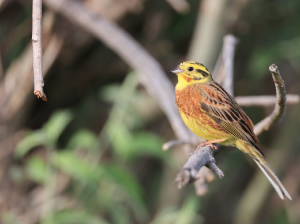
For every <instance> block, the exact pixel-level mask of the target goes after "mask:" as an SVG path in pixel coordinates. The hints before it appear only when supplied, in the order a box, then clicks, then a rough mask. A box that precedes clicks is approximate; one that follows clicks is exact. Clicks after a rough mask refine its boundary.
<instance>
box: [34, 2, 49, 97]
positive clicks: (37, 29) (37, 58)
mask: <svg viewBox="0 0 300 224" xmlns="http://www.w3.org/2000/svg"><path fill="white" fill-rule="evenodd" d="M32 49H33V73H34V92H33V93H34V94H35V95H36V96H37V97H38V98H39V97H40V98H41V99H42V100H45V101H47V97H46V95H45V93H44V91H43V86H44V78H43V53H42V0H33V1H32Z"/></svg>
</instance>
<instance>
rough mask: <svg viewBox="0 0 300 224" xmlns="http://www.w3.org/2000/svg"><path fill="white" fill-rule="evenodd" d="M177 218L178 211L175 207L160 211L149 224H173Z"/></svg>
mask: <svg viewBox="0 0 300 224" xmlns="http://www.w3.org/2000/svg"><path fill="white" fill-rule="evenodd" d="M177 217H178V210H177V209H176V208H175V207H167V208H164V209H162V210H161V211H160V212H159V213H158V214H157V215H156V217H155V218H154V220H153V221H152V222H150V223H149V224H161V223H164V224H173V223H175V222H176V219H177Z"/></svg>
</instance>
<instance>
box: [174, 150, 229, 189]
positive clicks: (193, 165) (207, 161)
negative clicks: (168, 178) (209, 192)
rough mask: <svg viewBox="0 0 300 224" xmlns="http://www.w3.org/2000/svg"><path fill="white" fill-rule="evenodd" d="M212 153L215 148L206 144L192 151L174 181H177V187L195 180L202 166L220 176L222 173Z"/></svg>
mask: <svg viewBox="0 0 300 224" xmlns="http://www.w3.org/2000/svg"><path fill="white" fill-rule="evenodd" d="M214 153H215V150H214V149H211V148H209V147H207V146H205V147H202V148H200V149H199V150H198V151H197V152H195V153H193V154H192V155H191V156H190V157H189V159H188V161H187V162H186V163H185V164H184V166H183V167H182V168H181V170H180V171H179V172H178V174H177V177H176V179H175V181H177V184H178V188H182V187H183V186H185V185H186V184H188V183H190V182H192V181H194V180H196V179H197V174H198V172H199V170H200V169H201V168H202V167H203V166H208V167H209V168H210V169H211V170H212V171H214V172H215V174H216V175H217V176H218V177H219V178H222V177H223V176H224V174H223V172H222V171H221V170H220V168H219V167H218V166H217V165H216V161H215V158H214V157H213V155H214Z"/></svg>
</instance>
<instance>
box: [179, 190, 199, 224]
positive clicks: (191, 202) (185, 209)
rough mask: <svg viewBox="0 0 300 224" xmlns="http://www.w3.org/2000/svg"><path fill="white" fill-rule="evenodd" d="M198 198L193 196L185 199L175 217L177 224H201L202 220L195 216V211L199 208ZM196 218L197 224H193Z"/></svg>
mask: <svg viewBox="0 0 300 224" xmlns="http://www.w3.org/2000/svg"><path fill="white" fill-rule="evenodd" d="M199 200H200V199H199V198H198V197H195V196H194V195H192V196H190V197H188V198H186V200H185V202H184V204H183V206H182V208H181V210H180V212H179V214H178V217H177V222H176V223H177V224H190V223H198V224H200V223H202V222H203V218H202V217H201V216H197V210H198V208H199ZM195 218H197V222H193V221H194V219H195Z"/></svg>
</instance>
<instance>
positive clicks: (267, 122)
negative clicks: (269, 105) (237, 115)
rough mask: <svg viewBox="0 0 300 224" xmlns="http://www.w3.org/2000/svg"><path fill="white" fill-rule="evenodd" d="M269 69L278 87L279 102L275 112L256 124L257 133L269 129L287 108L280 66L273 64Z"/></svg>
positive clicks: (255, 130)
mask: <svg viewBox="0 0 300 224" xmlns="http://www.w3.org/2000/svg"><path fill="white" fill-rule="evenodd" d="M269 70H270V72H271V73H272V77H273V81H274V83H275V87H276V96H277V103H276V105H275V108H274V110H273V112H272V113H271V114H270V115H269V116H268V117H266V118H265V119H263V120H262V121H260V122H259V123H258V124H256V125H255V127H254V132H255V134H256V135H259V134H261V133H262V132H263V131H267V130H269V128H270V126H271V125H272V124H274V123H275V122H276V121H278V120H279V119H280V118H281V117H282V115H283V113H284V110H285V101H286V92H285V85H284V81H283V79H282V77H281V75H280V73H279V70H278V67H277V66H276V65H275V64H272V65H271V66H270V67H269Z"/></svg>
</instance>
